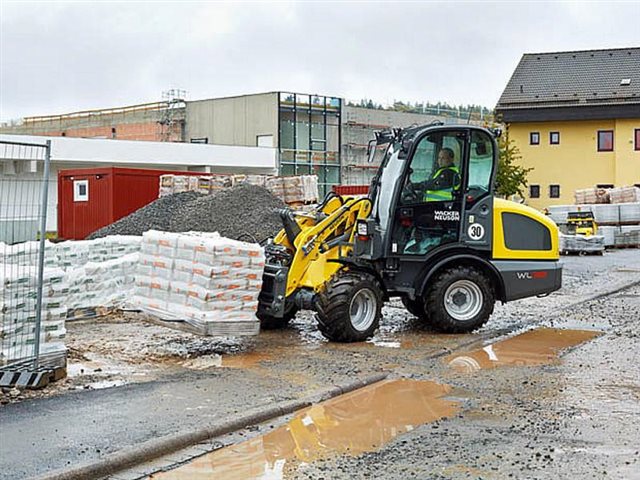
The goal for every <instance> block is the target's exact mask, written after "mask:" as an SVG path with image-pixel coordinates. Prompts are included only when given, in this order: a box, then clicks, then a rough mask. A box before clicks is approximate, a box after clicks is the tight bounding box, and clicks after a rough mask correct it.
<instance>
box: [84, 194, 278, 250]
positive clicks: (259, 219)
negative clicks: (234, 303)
mask: <svg viewBox="0 0 640 480" xmlns="http://www.w3.org/2000/svg"><path fill="white" fill-rule="evenodd" d="M283 207H286V205H285V203H284V202H282V201H281V200H280V199H278V198H277V197H275V196H273V195H272V194H271V193H270V192H269V191H268V190H266V189H264V188H262V187H258V186H255V185H239V186H237V187H233V188H229V189H225V190H221V191H220V192H218V193H216V194H215V195H202V194H199V193H196V192H183V193H175V194H173V195H168V196H166V197H162V198H159V199H158V200H156V201H154V202H152V203H150V204H149V205H146V206H144V207H142V208H141V209H139V210H136V211H135V212H133V213H132V214H130V215H128V216H126V217H124V218H121V219H120V220H118V221H117V222H115V223H113V224H111V225H108V226H106V227H104V228H101V229H100V230H98V231H96V232H94V233H92V234H91V235H89V236H88V237H87V238H89V239H93V238H100V237H105V236H107V235H142V234H143V233H144V232H146V231H147V230H161V231H165V232H188V231H200V232H219V233H220V235H222V236H224V237H228V238H233V239H237V240H245V241H256V242H262V241H263V240H265V239H267V238H269V237H272V236H274V235H275V234H276V233H278V231H280V229H281V228H282V223H281V221H280V218H279V217H278V215H277V214H276V213H275V212H274V210H275V209H277V208H283Z"/></svg>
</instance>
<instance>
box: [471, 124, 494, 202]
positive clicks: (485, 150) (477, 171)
mask: <svg viewBox="0 0 640 480" xmlns="http://www.w3.org/2000/svg"><path fill="white" fill-rule="evenodd" d="M493 154H494V152H493V142H492V141H491V138H490V137H489V135H487V134H486V133H484V132H478V131H474V132H473V133H472V134H471V149H470V152H469V181H468V188H467V200H468V202H471V203H473V202H475V201H477V200H478V199H479V198H481V197H484V196H485V195H488V194H489V190H490V189H491V174H492V173H493Z"/></svg>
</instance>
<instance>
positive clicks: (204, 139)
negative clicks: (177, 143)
mask: <svg viewBox="0 0 640 480" xmlns="http://www.w3.org/2000/svg"><path fill="white" fill-rule="evenodd" d="M189 142H190V143H209V137H202V138H192V139H191V140H189Z"/></svg>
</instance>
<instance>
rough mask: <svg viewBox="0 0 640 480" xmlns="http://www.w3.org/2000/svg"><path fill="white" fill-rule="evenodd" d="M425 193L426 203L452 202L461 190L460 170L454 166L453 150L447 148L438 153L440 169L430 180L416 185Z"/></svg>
mask: <svg viewBox="0 0 640 480" xmlns="http://www.w3.org/2000/svg"><path fill="white" fill-rule="evenodd" d="M414 189H418V190H420V191H423V192H424V198H423V201H425V202H450V201H452V200H453V193H454V192H455V191H457V190H460V170H459V169H458V167H456V166H455V165H454V154H453V150H452V149H450V148H447V147H444V148H442V149H441V150H440V151H439V152H438V169H437V170H436V171H435V172H434V173H433V175H432V176H431V178H430V179H429V180H426V181H424V182H421V183H419V184H417V185H414Z"/></svg>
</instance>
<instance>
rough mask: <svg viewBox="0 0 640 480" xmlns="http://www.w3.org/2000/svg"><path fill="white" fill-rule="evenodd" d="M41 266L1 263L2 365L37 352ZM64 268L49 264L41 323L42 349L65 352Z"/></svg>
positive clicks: (49, 351)
mask: <svg viewBox="0 0 640 480" xmlns="http://www.w3.org/2000/svg"><path fill="white" fill-rule="evenodd" d="M37 283H38V269H37V268H36V267H34V266H30V265H19V264H0V365H4V364H6V363H8V362H13V361H19V360H23V359H27V358H29V357H31V356H33V354H34V351H35V350H34V349H35V341H36V311H37V308H36V307H37V295H36V285H37ZM67 293H68V286H67V284H66V283H65V272H64V271H63V270H62V269H59V268H46V269H44V273H43V293H42V309H41V312H42V313H41V327H40V352H41V353H42V354H55V353H61V354H64V352H65V351H66V350H65V346H64V337H65V335H66V329H65V318H66V313H67V309H66V306H65V299H66V296H67Z"/></svg>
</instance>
